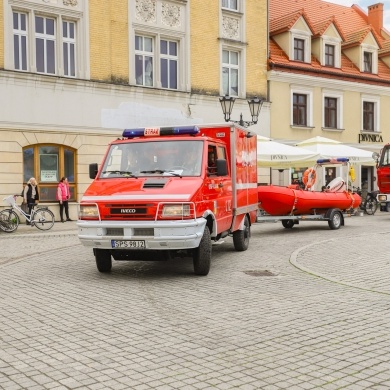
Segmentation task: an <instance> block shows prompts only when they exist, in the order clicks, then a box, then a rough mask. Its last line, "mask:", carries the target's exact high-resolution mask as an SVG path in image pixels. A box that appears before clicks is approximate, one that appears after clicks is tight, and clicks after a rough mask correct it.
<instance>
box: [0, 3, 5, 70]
mask: <svg viewBox="0 0 390 390" xmlns="http://www.w3.org/2000/svg"><path fill="white" fill-rule="evenodd" d="M0 31H1V33H0V68H4V33H3V31H4V5H3V0H0Z"/></svg>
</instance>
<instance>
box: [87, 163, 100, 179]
mask: <svg viewBox="0 0 390 390" xmlns="http://www.w3.org/2000/svg"><path fill="white" fill-rule="evenodd" d="M98 170H99V169H98V165H97V163H93V164H89V178H90V179H95V177H96V175H97V173H98Z"/></svg>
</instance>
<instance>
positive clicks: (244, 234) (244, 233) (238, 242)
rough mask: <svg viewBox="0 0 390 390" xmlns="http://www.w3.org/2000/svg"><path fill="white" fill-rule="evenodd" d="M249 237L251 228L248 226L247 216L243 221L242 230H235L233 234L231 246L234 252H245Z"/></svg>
mask: <svg viewBox="0 0 390 390" xmlns="http://www.w3.org/2000/svg"><path fill="white" fill-rule="evenodd" d="M250 236H251V226H250V224H249V220H248V216H247V215H246V216H245V219H244V230H236V231H235V232H234V233H233V244H234V249H235V250H236V251H240V252H243V251H246V250H247V249H248V247H249V238H250Z"/></svg>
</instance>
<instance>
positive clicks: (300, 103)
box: [293, 93, 307, 126]
mask: <svg viewBox="0 0 390 390" xmlns="http://www.w3.org/2000/svg"><path fill="white" fill-rule="evenodd" d="M293 125H296V126H307V95H303V94H298V93H294V94H293Z"/></svg>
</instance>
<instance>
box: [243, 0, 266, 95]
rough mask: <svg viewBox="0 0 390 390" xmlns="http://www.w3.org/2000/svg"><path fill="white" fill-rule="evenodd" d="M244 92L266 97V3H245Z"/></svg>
mask: <svg viewBox="0 0 390 390" xmlns="http://www.w3.org/2000/svg"><path fill="white" fill-rule="evenodd" d="M245 14H246V26H247V27H246V41H247V43H248V46H247V51H246V55H247V57H246V60H247V62H246V91H247V95H248V96H254V95H257V94H259V93H260V94H261V95H262V97H266V96H267V50H268V28H267V27H268V12H267V1H266V0H261V1H256V0H251V1H247V3H246V11H245Z"/></svg>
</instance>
